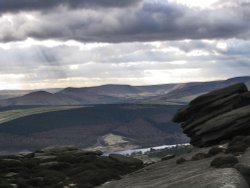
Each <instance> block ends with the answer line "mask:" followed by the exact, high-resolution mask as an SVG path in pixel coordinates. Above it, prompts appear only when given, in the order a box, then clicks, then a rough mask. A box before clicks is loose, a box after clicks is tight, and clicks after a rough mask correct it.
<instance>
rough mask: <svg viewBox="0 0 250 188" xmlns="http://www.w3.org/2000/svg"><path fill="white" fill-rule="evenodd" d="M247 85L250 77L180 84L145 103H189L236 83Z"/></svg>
mask: <svg viewBox="0 0 250 188" xmlns="http://www.w3.org/2000/svg"><path fill="white" fill-rule="evenodd" d="M241 82H242V83H245V84H246V85H247V87H248V88H250V77H249V76H248V77H237V78H231V79H228V80H220V81H212V82H192V83H185V84H178V85H177V86H176V88H175V89H174V90H172V91H170V92H168V93H166V94H164V95H159V96H153V97H151V98H147V99H146V100H144V101H143V102H145V103H160V104H163V103H166V102H172V103H175V102H177V103H178V102H183V103H187V102H189V101H190V100H192V99H194V98H196V97H197V96H199V95H201V94H204V93H208V92H210V91H212V90H215V89H220V88H224V87H227V86H230V85H232V84H236V83H241Z"/></svg>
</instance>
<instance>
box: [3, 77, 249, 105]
mask: <svg viewBox="0 0 250 188" xmlns="http://www.w3.org/2000/svg"><path fill="white" fill-rule="evenodd" d="M239 82H244V83H245V84H246V85H247V86H248V87H250V76H248V77H237V78H232V79H228V80H220V81H212V82H191V83H177V84H163V85H151V86H130V85H112V84H110V85H103V86H96V87H83V88H65V89H62V90H61V91H58V90H56V89H54V91H58V92H56V93H49V92H42V91H35V92H32V93H30V94H27V93H26V94H25V95H23V96H18V97H15V98H9V99H4V100H0V106H9V105H86V104H88V105H89V104H116V103H150V104H179V105H180V104H185V103H187V102H189V101H190V100H191V99H193V98H195V97H197V96H198V95H201V94H203V93H207V92H209V91H212V90H214V89H219V88H223V87H226V86H229V85H232V84H235V83H239ZM51 91H53V90H51ZM0 97H1V91H0Z"/></svg>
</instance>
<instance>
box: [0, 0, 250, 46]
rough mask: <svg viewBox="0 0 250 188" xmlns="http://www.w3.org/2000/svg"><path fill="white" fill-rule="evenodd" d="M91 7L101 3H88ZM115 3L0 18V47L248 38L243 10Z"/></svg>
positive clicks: (158, 2)
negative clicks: (31, 41) (34, 43)
mask: <svg viewBox="0 0 250 188" xmlns="http://www.w3.org/2000/svg"><path fill="white" fill-rule="evenodd" d="M6 2H8V1H6ZM15 2H16V1H15ZM17 2H19V1H17ZM35 2H37V1H35ZM39 2H40V3H37V4H35V5H36V6H40V5H39V4H42V5H43V1H39ZM46 2H50V1H45V3H44V4H46V5H47V3H46ZM51 2H52V3H53V2H55V1H51ZM60 2H61V1H60ZM62 2H64V1H62ZM66 2H68V3H69V2H71V1H66ZM72 2H74V3H77V2H78V1H72ZM80 2H82V3H84V2H85V1H79V3H80ZM90 2H92V1H89V3H90ZM97 2H103V1H93V2H92V3H93V4H95V3H96V4H97ZM114 2H117V4H116V3H114ZM119 2H127V1H115V0H113V1H110V3H103V4H102V3H101V4H99V5H98V6H101V7H102V8H99V9H89V8H86V7H85V6H84V7H81V6H79V7H78V6H77V7H78V9H69V8H67V7H70V6H71V5H70V6H59V7H58V6H57V7H55V10H53V11H51V10H48V11H47V12H46V14H44V13H42V12H39V11H33V12H30V13H27V12H23V11H22V12H20V13H17V14H4V15H3V16H2V17H0V24H1V28H0V41H2V42H10V41H20V40H25V39H27V38H35V39H38V40H45V39H51V40H62V41H65V40H76V41H80V42H108V43H120V42H135V41H140V42H145V41H166V40H183V39H197V40H198V39H230V38H239V39H246V40H248V39H249V38H250V24H249V22H250V20H249V17H250V9H249V5H246V4H242V3H239V4H237V6H236V5H234V6H228V5H227V6H226V5H224V6H221V7H217V8H216V7H214V8H210V9H209V8H207V9H205V8H203V9H199V8H194V7H188V6H184V5H181V4H177V3H174V2H169V1H164V0H155V1H146V0H144V1H141V3H139V4H133V6H127V7H124V6H120V7H119V6H118V7H116V8H114V6H115V4H116V5H121V3H119ZM128 2H129V1H128ZM85 3H87V1H86V2H85ZM128 4H130V5H131V3H128ZM109 5H110V6H111V7H112V9H111V10H109V11H107V9H105V8H103V7H104V6H108V7H110V6H109ZM43 6H45V5H43ZM0 7H1V5H0ZM14 7H15V6H13V8H14ZM24 7H26V6H24ZM27 7H28V6H27ZM71 7H73V5H72V6H71ZM6 10H7V9H6ZM31 10H34V9H32V8H31Z"/></svg>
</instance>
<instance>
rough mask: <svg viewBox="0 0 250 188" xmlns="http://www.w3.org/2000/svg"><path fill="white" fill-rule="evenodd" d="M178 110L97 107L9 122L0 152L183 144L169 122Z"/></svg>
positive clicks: (0, 133)
mask: <svg viewBox="0 0 250 188" xmlns="http://www.w3.org/2000/svg"><path fill="white" fill-rule="evenodd" d="M178 108H179V106H161V105H134V104H127V105H125V104H124V105H97V106H93V107H84V108H77V109H67V110H62V111H53V112H44V113H39V114H33V115H32V114H31V115H26V116H25V117H18V118H17V119H14V118H12V119H10V120H9V121H4V122H3V123H1V124H0V151H20V150H36V149H39V148H42V147H46V146H49V145H58V144H59V145H65V144H66V145H68V144H73V145H77V146H79V147H83V148H89V147H90V148H98V149H102V150H122V149H131V148H137V147H150V146H156V145H164V144H173V143H183V142H186V141H187V138H186V137H185V136H184V135H183V133H182V131H181V128H180V127H179V126H178V125H176V124H175V123H172V121H171V119H172V116H173V114H174V113H175V112H176V111H177V109H178ZM19 110H20V109H19ZM25 110H27V109H25ZM1 113H4V112H1ZM1 113H0V117H1ZM110 134H111V135H110Z"/></svg>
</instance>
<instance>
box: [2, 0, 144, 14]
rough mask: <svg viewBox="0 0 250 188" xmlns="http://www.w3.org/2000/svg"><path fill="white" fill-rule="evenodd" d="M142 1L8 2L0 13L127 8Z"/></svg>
mask: <svg viewBox="0 0 250 188" xmlns="http://www.w3.org/2000/svg"><path fill="white" fill-rule="evenodd" d="M139 1H140V0H32V1H30V0H8V1H0V13H6V12H23V11H34V10H38V11H44V10H45V11H48V10H50V9H53V8H56V7H59V6H64V7H67V8H70V9H78V8H100V7H102V8H105V7H127V6H131V5H134V4H136V3H138V2H139Z"/></svg>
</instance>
